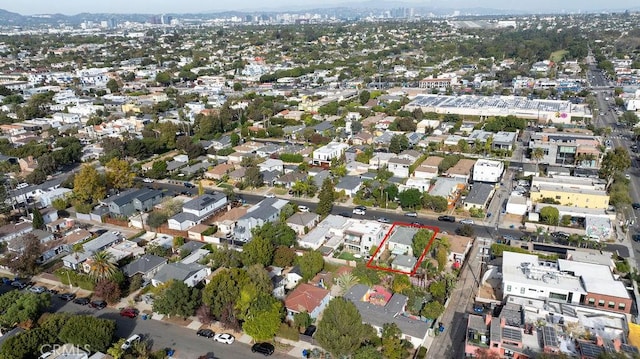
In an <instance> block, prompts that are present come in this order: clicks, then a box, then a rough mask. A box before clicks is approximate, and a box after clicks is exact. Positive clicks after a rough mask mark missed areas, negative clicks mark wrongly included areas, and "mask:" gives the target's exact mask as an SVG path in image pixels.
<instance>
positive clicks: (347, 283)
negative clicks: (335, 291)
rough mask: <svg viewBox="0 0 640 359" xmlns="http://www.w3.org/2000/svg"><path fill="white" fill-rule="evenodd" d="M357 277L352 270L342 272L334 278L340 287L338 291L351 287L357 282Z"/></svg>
mask: <svg viewBox="0 0 640 359" xmlns="http://www.w3.org/2000/svg"><path fill="white" fill-rule="evenodd" d="M358 282H359V279H358V277H356V276H355V275H353V273H352V272H344V273H342V274H340V275H339V276H338V278H336V285H337V286H338V288H340V293H342V294H344V293H346V292H347V291H348V290H349V289H351V287H353V286H354V285H356V284H358Z"/></svg>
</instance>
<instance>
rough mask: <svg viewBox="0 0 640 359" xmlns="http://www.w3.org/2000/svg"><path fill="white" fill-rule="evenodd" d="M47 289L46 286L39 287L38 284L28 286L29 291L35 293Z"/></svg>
mask: <svg viewBox="0 0 640 359" xmlns="http://www.w3.org/2000/svg"><path fill="white" fill-rule="evenodd" d="M46 291H47V288H45V287H41V286H39V285H36V286H33V287H31V288H29V292H31V293H36V294H41V293H44V292H46Z"/></svg>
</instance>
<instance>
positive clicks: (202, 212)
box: [182, 191, 227, 220]
mask: <svg viewBox="0 0 640 359" xmlns="http://www.w3.org/2000/svg"><path fill="white" fill-rule="evenodd" d="M226 205H227V195H226V194H224V193H222V192H217V191H216V192H212V193H206V194H203V195H201V196H198V197H196V198H194V199H192V200H190V201H187V202H185V203H184V204H183V205H182V211H183V212H185V213H191V214H193V215H195V216H197V217H198V218H200V219H201V220H202V219H205V218H207V217H208V216H210V215H212V214H213V213H214V212H216V211H218V210H220V209H222V208H224V207H225V206H226Z"/></svg>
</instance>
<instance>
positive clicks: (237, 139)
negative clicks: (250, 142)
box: [229, 132, 240, 147]
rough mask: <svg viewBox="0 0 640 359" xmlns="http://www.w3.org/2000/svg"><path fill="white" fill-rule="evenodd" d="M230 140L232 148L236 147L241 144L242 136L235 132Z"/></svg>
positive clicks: (230, 136)
mask: <svg viewBox="0 0 640 359" xmlns="http://www.w3.org/2000/svg"><path fill="white" fill-rule="evenodd" d="M229 139H230V140H231V146H232V147H236V146H237V145H238V144H239V143H240V135H238V134H237V133H235V132H234V133H232V134H231V135H229Z"/></svg>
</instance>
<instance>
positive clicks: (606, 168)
mask: <svg viewBox="0 0 640 359" xmlns="http://www.w3.org/2000/svg"><path fill="white" fill-rule="evenodd" d="M629 166H631V157H630V156H629V152H628V151H627V149H626V148H624V147H616V148H615V149H614V150H613V151H609V152H607V153H605V155H604V157H603V158H602V163H601V165H600V171H599V172H598V173H599V175H600V178H604V179H606V180H607V188H608V187H609V186H610V185H611V183H613V179H614V178H615V176H616V174H619V173H623V172H624V171H626V170H627V169H628V168H629Z"/></svg>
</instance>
